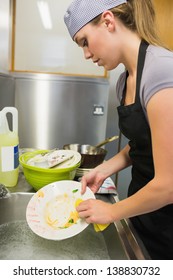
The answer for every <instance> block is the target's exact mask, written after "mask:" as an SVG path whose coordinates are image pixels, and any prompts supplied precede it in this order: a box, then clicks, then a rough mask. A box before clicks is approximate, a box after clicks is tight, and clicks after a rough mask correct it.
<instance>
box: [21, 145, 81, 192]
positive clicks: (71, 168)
mask: <svg viewBox="0 0 173 280" xmlns="http://www.w3.org/2000/svg"><path fill="white" fill-rule="evenodd" d="M19 161H20V164H21V166H22V168H23V172H24V175H25V178H26V180H27V182H28V183H29V184H30V185H31V186H32V187H33V188H34V189H35V190H36V191H37V190H39V189H40V188H42V187H43V186H45V185H47V184H50V183H52V182H56V181H61V180H73V179H74V177H75V175H76V170H77V168H78V167H79V166H80V164H81V155H80V154H79V153H78V152H75V151H68V150H56V151H55V150H54V151H49V150H37V151H33V152H27V153H24V154H22V155H20V157H19Z"/></svg>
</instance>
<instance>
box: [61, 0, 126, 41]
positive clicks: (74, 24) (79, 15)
mask: <svg viewBox="0 0 173 280" xmlns="http://www.w3.org/2000/svg"><path fill="white" fill-rule="evenodd" d="M126 2H127V1H126V0H74V1H73V2H72V3H71V4H70V6H69V7H68V9H67V11H66V13H65V15H64V21H65V24H66V26H67V28H68V31H69V33H70V36H71V37H72V38H73V37H74V35H75V34H76V33H77V32H78V31H79V30H80V29H81V28H82V27H83V26H84V25H86V24H87V23H88V22H90V21H91V20H93V19H94V18H95V17H97V16H98V15H100V14H102V13H103V12H104V11H106V10H109V9H112V8H114V7H117V6H118V5H121V4H124V3H126Z"/></svg>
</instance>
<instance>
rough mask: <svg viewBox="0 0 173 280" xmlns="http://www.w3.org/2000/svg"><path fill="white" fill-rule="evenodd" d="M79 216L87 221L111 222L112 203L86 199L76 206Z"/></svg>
mask: <svg viewBox="0 0 173 280" xmlns="http://www.w3.org/2000/svg"><path fill="white" fill-rule="evenodd" d="M76 210H77V211H78V213H79V217H80V218H82V219H85V221H86V222H87V223H98V224H107V223H111V222H113V216H112V213H113V209H112V204H110V203H106V202H103V201H101V200H97V199H87V200H85V201H83V202H81V203H80V204H79V206H78V207H77V208H76Z"/></svg>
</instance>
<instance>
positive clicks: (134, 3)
mask: <svg viewBox="0 0 173 280" xmlns="http://www.w3.org/2000/svg"><path fill="white" fill-rule="evenodd" d="M110 11H111V12H112V13H113V14H114V16H115V17H117V18H118V19H119V20H121V22H122V23H123V24H124V25H125V26H126V27H127V28H128V29H130V30H132V31H134V32H136V33H137V34H138V35H139V37H140V38H141V39H143V40H145V41H146V42H148V43H149V44H151V45H156V46H163V47H165V45H164V44H163V42H162V41H161V39H160V38H159V36H158V33H157V27H156V22H155V21H156V20H155V10H154V6H153V3H152V0H128V1H127V3H126V4H122V5H119V6H117V7H115V8H113V9H110ZM100 18H101V15H100V16H99V17H97V18H95V19H94V20H93V21H92V23H93V24H97V23H98V22H99V21H100Z"/></svg>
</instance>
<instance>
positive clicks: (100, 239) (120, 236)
mask: <svg viewBox="0 0 173 280" xmlns="http://www.w3.org/2000/svg"><path fill="white" fill-rule="evenodd" d="M33 194H34V193H33V192H29V193H28V192H13V190H12V191H11V192H10V193H9V194H8V195H7V197H5V198H0V248H1V250H0V259H1V260H9V259H25V260H29V259H30V260H34V259H40V260H42V259H48V260H49V259H61V260H63V259H64V260H68V259H70V260H76V259H79V260H82V259H90V260H94V259H96V260H103V259H104V260H106V259H117V260H127V259H149V256H148V254H147V252H146V251H145V248H144V247H143V245H142V243H141V242H140V240H139V239H138V237H137V235H136V233H135V232H134V230H133V228H131V226H130V224H129V222H128V221H122V222H119V223H116V224H114V223H113V224H111V225H110V226H109V227H108V228H107V229H106V230H104V231H103V232H98V233H96V232H95V231H94V228H93V225H89V226H88V227H87V228H86V229H85V230H84V231H82V232H81V233H80V234H78V235H76V236H74V237H71V238H69V239H65V240H62V241H52V240H47V239H44V238H41V237H39V236H37V235H36V234H35V233H33V232H32V231H31V229H30V228H29V226H28V225H27V222H26V217H25V213H26V207H27V204H28V202H29V200H30V199H31V197H32V196H33ZM97 199H101V200H104V201H108V202H111V203H116V200H117V199H118V198H117V197H116V196H115V195H110V194H109V195H103V194H100V195H97Z"/></svg>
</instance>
